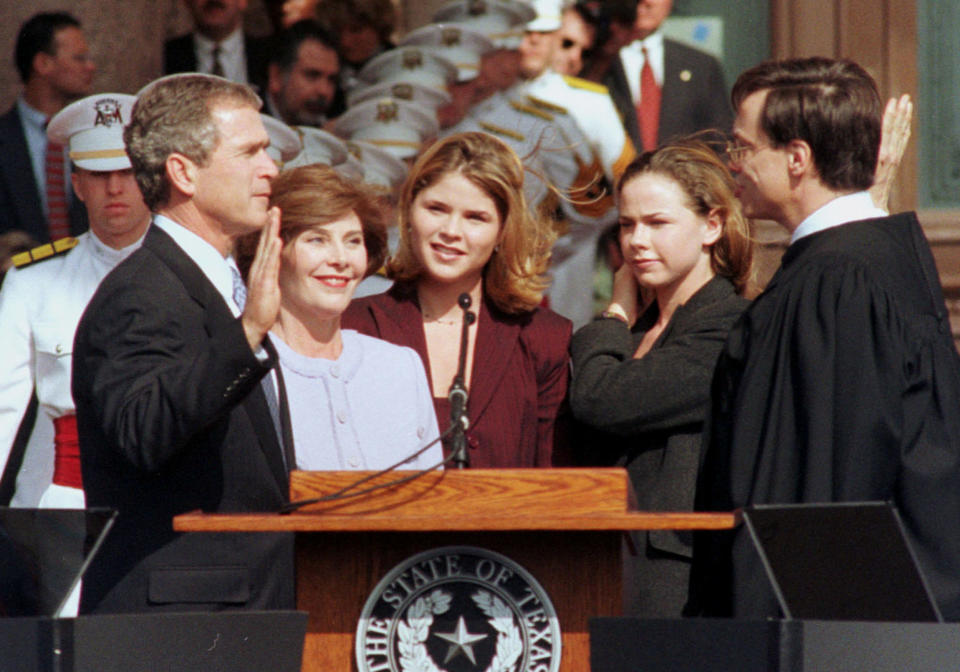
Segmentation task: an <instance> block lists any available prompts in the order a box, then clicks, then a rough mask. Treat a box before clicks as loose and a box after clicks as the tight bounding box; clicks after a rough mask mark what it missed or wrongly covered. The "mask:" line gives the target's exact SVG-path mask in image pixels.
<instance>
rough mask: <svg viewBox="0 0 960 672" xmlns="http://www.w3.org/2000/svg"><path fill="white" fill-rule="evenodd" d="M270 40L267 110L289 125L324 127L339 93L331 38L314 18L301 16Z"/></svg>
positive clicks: (338, 74)
mask: <svg viewBox="0 0 960 672" xmlns="http://www.w3.org/2000/svg"><path fill="white" fill-rule="evenodd" d="M273 43H274V48H273V49H272V50H271V54H270V65H269V68H268V80H267V95H266V96H265V102H266V111H267V113H268V114H270V115H271V116H273V117H276V118H277V119H280V120H281V121H283V122H284V123H285V124H288V125H290V126H317V127H320V126H323V125H324V124H325V123H326V122H327V120H328V119H329V118H330V109H331V104H332V103H333V101H334V99H335V98H337V97H338V94H339V93H340V91H339V77H340V59H339V57H338V56H337V50H336V47H335V46H334V42H333V38H332V37H331V36H330V35H329V34H328V33H327V32H326V31H325V30H324V29H323V28H322V27H321V26H320V24H318V23H317V22H316V21H312V20H310V19H304V20H302V21H297V22H296V23H295V24H293V25H292V26H290V27H289V28H285V29H284V30H282V31H280V32H279V33H277V34H276V35H275V36H274V41H273ZM339 97H342V95H340V96H339Z"/></svg>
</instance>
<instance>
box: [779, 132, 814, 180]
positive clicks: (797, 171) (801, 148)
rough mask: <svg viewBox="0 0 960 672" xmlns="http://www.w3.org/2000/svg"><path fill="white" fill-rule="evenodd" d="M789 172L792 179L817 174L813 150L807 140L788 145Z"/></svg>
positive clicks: (792, 141) (795, 141)
mask: <svg viewBox="0 0 960 672" xmlns="http://www.w3.org/2000/svg"><path fill="white" fill-rule="evenodd" d="M786 149H787V170H788V171H789V172H790V177H802V176H803V175H811V174H815V173H816V166H815V165H814V163H813V150H812V149H811V148H810V145H808V144H807V142H806V140H791V141H790V142H789V143H787V148H786Z"/></svg>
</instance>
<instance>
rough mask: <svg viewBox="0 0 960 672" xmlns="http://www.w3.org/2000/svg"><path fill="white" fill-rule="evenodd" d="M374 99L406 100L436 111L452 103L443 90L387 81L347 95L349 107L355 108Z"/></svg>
mask: <svg viewBox="0 0 960 672" xmlns="http://www.w3.org/2000/svg"><path fill="white" fill-rule="evenodd" d="M374 98H396V99H397V100H406V101H408V102H411V103H416V104H417V105H419V106H420V107H422V108H424V109H429V110H434V111H435V110H436V109H437V108H439V107H441V106H443V105H447V104H448V103H449V102H450V94H449V93H447V91H446V89H443V88H439V87H435V86H427V85H425V84H417V83H416V82H390V81H385V82H381V83H379V84H373V85H371V86H363V87H358V88H356V89H354V90H353V91H351V92H350V93H348V94H347V105H348V106H349V107H353V106H354V105H359V104H360V103H364V102H366V101H368V100H372V99H374Z"/></svg>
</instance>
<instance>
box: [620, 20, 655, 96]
mask: <svg viewBox="0 0 960 672" xmlns="http://www.w3.org/2000/svg"><path fill="white" fill-rule="evenodd" d="M644 48H646V50H647V57H648V58H649V59H650V68H651V69H652V70H653V78H654V79H655V80H656V81H657V85H658V86H659V87H660V88H663V70H664V65H663V34H662V33H661V32H660V31H659V30H658V31H657V32H655V33H654V34H653V35H648V36H647V39H645V40H634V41H633V42H631V43H630V44H628V45H627V46H625V47H623V48H622V49H620V61H621V62H622V63H623V72H624V74H625V75H626V77H627V83H628V84H629V85H630V97H631V98H632V99H633V104H634V105H638V104H639V103H640V71H641V70H643V49H644Z"/></svg>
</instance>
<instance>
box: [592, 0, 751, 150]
mask: <svg viewBox="0 0 960 672" xmlns="http://www.w3.org/2000/svg"><path fill="white" fill-rule="evenodd" d="M672 5H673V1H672V0H640V2H638V3H637V17H636V20H635V21H634V33H635V38H634V41H633V42H631V43H630V44H628V45H627V46H625V47H623V48H622V49H621V50H620V54H619V58H615V59H613V62H612V63H611V66H610V70H609V72H608V73H607V76H606V79H605V84H606V85H607V88H608V89H609V90H610V96H611V97H612V98H613V102H614V104H615V105H616V106H617V110H619V112H620V116H621V117H622V118H623V124H624V127H625V128H626V130H627V134H628V135H629V136H630V139H631V140H633V144H634V146H635V147H636V148H637V150H638V151H647V150H650V149H655V148H656V147H655V145H660V144H662V143H663V142H665V141H666V140H668V139H670V138H672V137H675V136H679V135H687V134H689V133H694V132H696V131H700V130H703V129H708V128H712V129H719V130H721V131H726V130H727V129H729V128H730V124H731V122H732V121H733V114H732V111H731V110H730V105H729V103H728V102H727V88H726V85H725V83H724V81H723V71H722V69H721V67H720V63H719V62H718V61H717V59H715V58H714V57H712V56H710V55H709V54H706V53H704V52H702V51H699V50H697V49H693V48H692V47H688V46H686V45H683V44H680V43H679V42H676V41H674V40H669V39H666V38H664V37H663V35H662V34H661V33H660V32H659V29H660V26H661V24H662V23H663V21H664V20H665V19H666V18H667V16H668V15H669V14H670V9H671V8H672ZM648 62H649V67H650V70H651V73H650V74H651V75H652V79H653V82H655V88H654V89H653V93H651V94H650V98H648V103H650V102H652V99H653V97H655V96H659V99H660V100H659V105H656V104H654V105H653V106H652V111H651V112H647V111H646V109H645V108H644V106H643V102H642V98H643V97H642V95H641V94H642V92H641V88H642V84H641V80H642V78H643V77H644V67H645V65H647V63H648ZM644 114H646V115H647V117H648V123H651V124H652V126H651V130H650V131H649V134H648V137H647V138H646V141H644V123H645V122H644V121H643V120H642V117H643V116H644ZM654 137H655V138H656V139H655V140H653V138H654Z"/></svg>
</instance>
